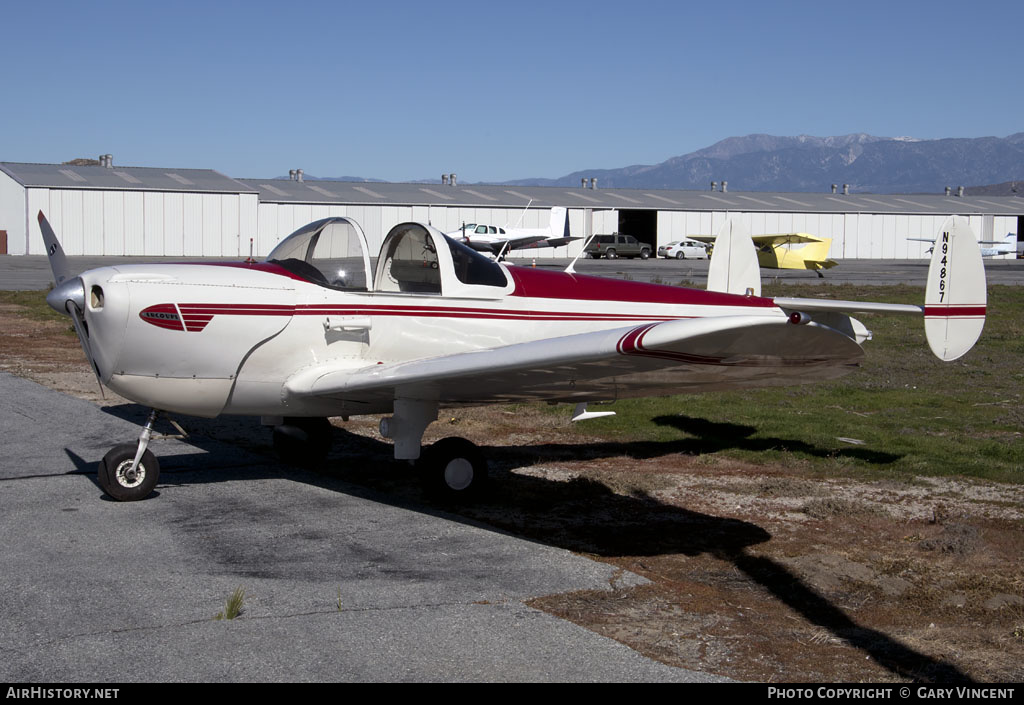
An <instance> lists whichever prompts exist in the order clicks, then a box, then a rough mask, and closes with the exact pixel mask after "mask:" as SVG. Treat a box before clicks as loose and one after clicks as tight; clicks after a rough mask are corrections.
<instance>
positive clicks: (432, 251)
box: [266, 217, 513, 297]
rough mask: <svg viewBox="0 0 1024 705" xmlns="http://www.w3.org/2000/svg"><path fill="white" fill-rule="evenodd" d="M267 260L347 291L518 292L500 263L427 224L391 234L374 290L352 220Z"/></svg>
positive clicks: (315, 229)
mask: <svg viewBox="0 0 1024 705" xmlns="http://www.w3.org/2000/svg"><path fill="white" fill-rule="evenodd" d="M266 261H267V262H269V263H272V264H276V265H278V266H280V267H284V268H285V269H287V270H288V271H289V272H291V273H292V274H295V275H296V276H298V277H301V278H302V279H305V280H307V281H310V282H312V283H314V284H319V285H320V286H325V287H328V288H331V289H339V290H343V291H378V292H383V293H398V294H433V295H439V294H443V295H444V296H467V297H480V296H483V297H493V296H499V295H502V294H505V293H508V292H510V291H511V290H512V288H513V285H512V283H511V281H510V280H509V277H508V276H507V275H506V273H505V269H504V268H503V267H502V266H501V265H499V264H498V263H497V262H494V261H492V260H490V259H488V258H487V257H484V256H483V255H481V254H480V253H479V252H477V251H476V250H474V249H472V248H470V247H467V246H466V245H463V244H462V243H461V242H457V241H456V240H453V239H451V238H449V237H447V236H446V235H444V233H442V232H440V231H439V230H437V229H436V228H433V227H431V226H429V225H423V224H422V223H401V224H399V225H396V226H395V227H393V228H392V229H391V231H390V232H389V233H388V234H387V237H385V238H384V244H383V246H382V247H381V251H380V257H379V258H378V259H377V268H376V273H375V276H374V279H373V288H372V289H370V288H369V285H370V272H371V269H370V258H369V255H368V254H367V247H366V236H365V235H364V234H363V231H362V229H361V228H360V227H359V225H358V223H356V222H355V221H354V220H352V219H350V218H344V217H335V218H325V219H324V220H318V221H316V222H314V223H310V224H309V225H306V226H303V227H301V228H299V229H298V230H296V231H295V232H294V233H292V234H291V235H289V236H288V237H286V238H285V239H284V240H282V241H281V242H280V244H278V246H277V247H275V248H274V249H273V251H271V253H270V254H269V255H268V256H267V260H266Z"/></svg>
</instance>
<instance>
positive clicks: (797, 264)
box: [690, 233, 837, 277]
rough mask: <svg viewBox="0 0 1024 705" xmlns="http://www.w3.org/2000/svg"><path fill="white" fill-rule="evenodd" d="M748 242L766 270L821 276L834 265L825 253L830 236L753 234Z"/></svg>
mask: <svg viewBox="0 0 1024 705" xmlns="http://www.w3.org/2000/svg"><path fill="white" fill-rule="evenodd" d="M690 238H691V239H693V240H699V241H701V242H708V243H714V242H715V237H714V236H713V235H690ZM751 239H752V240H753V241H754V246H755V247H757V261H758V263H760V265H761V266H762V267H765V268H766V269H810V270H813V271H815V272H817V273H818V276H819V277H822V276H824V275H822V273H821V270H822V269H830V268H832V267H835V266H836V264H837V263H836V261H835V260H831V259H829V258H828V250H829V248H830V247H831V246H832V238H829V237H817V236H816V235H811V234H809V233H779V234H777V235H754V236H753V237H752V238H751ZM712 257H714V253H712Z"/></svg>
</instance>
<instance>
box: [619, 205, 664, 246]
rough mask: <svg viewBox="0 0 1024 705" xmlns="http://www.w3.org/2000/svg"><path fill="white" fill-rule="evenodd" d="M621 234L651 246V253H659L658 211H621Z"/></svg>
mask: <svg viewBox="0 0 1024 705" xmlns="http://www.w3.org/2000/svg"><path fill="white" fill-rule="evenodd" d="M619 232H620V233H622V234H623V235H632V236H633V237H635V238H636V239H637V240H639V241H640V242H645V243H647V244H648V245H650V246H651V252H652V253H654V252H657V251H658V211H649V210H619Z"/></svg>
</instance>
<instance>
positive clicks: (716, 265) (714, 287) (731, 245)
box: [708, 218, 761, 296]
mask: <svg viewBox="0 0 1024 705" xmlns="http://www.w3.org/2000/svg"><path fill="white" fill-rule="evenodd" d="M751 289H752V290H753V294H754V296H760V295H761V268H760V267H759V266H758V264H757V250H756V249H755V247H754V241H753V240H751V239H750V233H749V232H748V231H747V229H746V227H744V225H743V224H742V223H741V222H739V221H738V220H735V219H733V218H730V219H729V220H727V221H726V222H725V225H723V226H722V229H721V230H720V231H719V232H718V237H716V238H715V249H714V251H713V252H712V253H711V266H710V267H709V268H708V291H721V292H724V293H727V294H746V293H747V291H748V290H751Z"/></svg>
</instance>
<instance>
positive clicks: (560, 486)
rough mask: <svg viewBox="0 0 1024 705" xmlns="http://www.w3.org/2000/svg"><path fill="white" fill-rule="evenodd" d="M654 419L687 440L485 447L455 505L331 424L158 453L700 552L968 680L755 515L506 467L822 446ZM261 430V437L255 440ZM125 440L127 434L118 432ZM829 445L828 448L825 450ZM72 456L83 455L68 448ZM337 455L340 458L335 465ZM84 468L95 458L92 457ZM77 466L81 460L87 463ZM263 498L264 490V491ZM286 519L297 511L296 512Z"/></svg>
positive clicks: (479, 523)
mask: <svg viewBox="0 0 1024 705" xmlns="http://www.w3.org/2000/svg"><path fill="white" fill-rule="evenodd" d="M104 410H105V411H107V412H108V413H111V414H113V415H115V416H118V417H120V418H124V419H127V420H131V421H134V422H136V423H140V424H141V423H143V422H144V421H145V410H144V409H140V408H139V407H137V406H134V405H124V406H117V407H106V408H105V409H104ZM657 421H658V422H659V423H665V424H668V425H673V426H676V427H678V428H680V430H683V431H685V432H687V433H701V432H703V433H704V434H705V435H702V436H700V437H698V438H694V439H681V440H676V441H662V442H656V443H646V442H645V443H635V442H626V443H598V444H593V443H581V444H546V445H543V446H537V447H527V448H510V447H489V448H485V451H486V453H487V454H488V455H489V456H490V457H492V458H493V459H494V463H493V472H492V476H493V479H494V484H495V485H496V488H495V490H494V491H493V492H491V493H490V494H489V495H488V496H485V497H484V498H483V499H482V500H481V501H479V502H477V503H475V504H472V505H470V506H465V507H460V506H456V505H453V504H450V503H446V502H443V501H438V500H436V499H433V498H432V497H431V495H430V494H429V493H428V492H427V491H426V490H425V489H424V488H423V487H422V486H421V484H420V483H419V482H418V479H419V476H418V474H417V473H416V471H415V469H414V468H413V467H412V466H410V465H409V464H406V463H398V462H395V461H393V460H392V458H391V445H390V444H388V443H384V442H382V441H379V440H376V439H373V438H368V437H365V436H361V435H357V434H352V433H349V432H347V431H345V430H343V429H340V428H337V427H335V429H334V439H333V440H334V444H335V448H337V449H339V450H336V451H334V452H332V454H331V455H330V456H329V458H328V461H327V463H326V464H324V465H323V466H321V467H315V468H298V467H294V466H288V465H285V464H282V463H281V462H280V461H278V460H276V458H275V457H274V456H273V454H272V451H271V449H270V443H269V438H268V437H269V431H268V430H267V429H260V428H259V427H258V426H255V425H253V426H255V428H254V433H252V434H250V437H249V438H248V440H247V441H246V446H247V448H246V449H242V450H241V451H240V449H238V448H236V447H234V446H233V445H232V444H231V443H225V442H224V441H222V440H219V437H223V436H224V435H225V430H228V433H227V434H226V435H229V436H235V435H237V434H238V433H239V429H238V428H236V427H234V426H232V425H231V424H229V423H228V424H226V423H225V420H224V419H213V420H206V419H190V420H189V424H188V426H189V431H190V434H191V435H190V437H189V439H188V443H189V444H190V445H192V446H194V447H196V448H199V449H201V450H205V451H207V452H206V453H204V454H198V455H197V454H187V455H185V454H179V455H160V454H159V453H158V455H159V457H160V461H161V465H162V468H163V470H162V474H161V482H160V485H161V486H162V487H163V488H164V491H165V492H170V491H173V490H172V489H171V488H173V487H175V486H185V485H196V484H206V483H221V482H226V481H228V480H245V479H255V478H265V477H280V478H287V479H292V480H296V481H298V482H302V483H305V484H309V485H311V486H315V487H318V488H321V489H325V490H330V491H334V492H339V493H343V494H347V495H351V496H358V497H364V498H367V499H370V500H372V501H376V502H381V503H384V504H389V505H392V506H397V507H401V508H404V509H409V510H411V511H416V512H421V513H426V514H429V515H434V516H438V517H441V518H444V519H446V520H453V521H459V522H463V523H467V524H470V525H473V526H476V527H480V528H483V529H486V530H490V531H499V532H502V533H506V534H509V535H513V536H516V537H519V538H525V539H528V540H531V541H536V542H538V543H541V544H544V545H549V546H554V547H558V548H562V549H566V550H569V551H573V552H577V553H585V554H591V555H596V556H600V557H603V558H609V559H610V558H615V557H622V556H661V555H670V554H682V555H686V556H699V555H703V554H706V555H710V556H712V557H714V558H716V559H719V560H721V561H723V562H725V563H727V564H731V565H732V566H734V567H735V568H736V569H737V570H738V571H739V572H740V573H741V574H742V575H743V576H745V577H746V579H748V580H749V581H750V582H751V583H752V584H754V585H756V586H760V588H762V589H764V590H766V591H767V592H768V593H770V594H771V595H772V596H774V597H775V599H777V600H778V601H779V602H780V603H782V604H784V605H786V606H787V607H788V608H789V609H791V610H792V611H793V612H794V613H796V614H797V615H800V616H801V617H802V618H803V619H804V620H805V621H806V622H807V623H809V624H812V625H815V626H817V627H819V628H821V629H824V630H827V631H828V632H830V633H831V634H832V635H834V636H835V637H836V638H837V639H840V640H842V641H843V642H845V643H847V644H848V645H850V646H852V647H854V648H856V649H858V650H859V651H861V652H862V653H864V654H865V656H867V657H868V658H871V659H872V660H873V661H874V662H875V663H877V664H879V665H880V666H882V667H884V668H886V669H887V670H889V671H890V672H891V673H893V674H894V675H897V676H899V677H900V678H905V679H907V680H910V681H914V682H921V683H940V682H971V679H970V678H969V677H968V676H967V674H965V673H964V672H962V671H961V670H960V669H958V668H957V667H956V666H955V665H953V664H950V663H947V662H944V661H941V660H938V659H935V658H933V657H931V656H928V655H927V654H924V653H921V652H919V651H916V650H914V649H912V648H910V647H908V646H906V645H904V644H902V643H900V642H899V641H897V640H896V639H894V638H893V637H891V636H889V635H887V634H885V633H884V632H882V631H880V630H877V629H873V628H870V627H866V626H863V625H861V624H858V623H857V622H856V621H855V620H854V619H852V618H851V617H850V616H849V615H847V614H846V613H845V612H844V611H843V610H842V609H841V608H840V607H839V606H837V605H836V604H835V603H833V602H831V601H830V600H829V599H828V598H827V597H826V596H824V595H822V594H820V593H819V592H817V591H816V590H815V589H814V588H813V587H812V586H811V585H809V584H807V583H806V582H804V581H803V579H802V578H801V577H800V576H799V575H797V574H795V573H794V572H793V571H792V570H790V569H789V568H788V567H786V566H785V565H783V564H781V563H780V562H778V561H776V560H774V559H772V558H770V557H766V556H762V555H755V554H754V553H753V552H752V551H751V548H752V547H753V546H756V545H760V544H764V543H767V542H768V541H770V540H771V538H772V536H771V534H770V533H769V532H768V531H766V530H765V529H764V528H763V527H761V526H758V525H757V524H754V523H751V522H748V521H743V520H739V519H733V518H730V517H719V516H714V515H711V514H705V513H702V512H696V511H691V510H688V509H684V508H680V507H676V506H671V505H668V504H666V503H664V502H661V501H659V500H658V499H656V498H654V497H652V496H651V495H649V494H647V493H645V492H642V491H637V492H634V493H632V494H627V495H623V494H619V493H616V492H614V491H613V490H611V489H610V488H609V487H608V486H606V485H605V484H603V483H601V482H597V481H594V480H590V479H585V478H577V479H573V480H570V481H567V482H562V481H554V480H549V479H546V478H542V477H536V476H532V475H527V474H523V473H521V472H512V470H513V469H515V468H522V467H525V466H529V465H532V464H534V463H536V462H537V461H538V460H539V459H542V460H544V461H545V462H550V461H552V460H557V459H559V458H564V459H566V460H569V459H572V460H579V459H580V458H599V457H620V456H622V455H628V456H631V457H637V458H651V457H657V456H661V455H666V454H671V453H689V454H696V453H708V452H714V451H715V450H720V449H723V448H746V449H751V450H759V449H764V448H778V447H780V445H785V446H786V447H787V448H790V449H800V450H802V452H809V453H812V454H819V453H820V454H826V451H825V450H824V449H817V448H815V447H813V446H811V445H809V444H802V445H803V446H806V447H803V448H801V442H796V441H793V440H792V439H753V438H750V436H752V435H753V433H754V432H755V431H756V429H754V428H752V427H749V426H741V425H737V424H728V423H726V424H722V423H712V422H708V421H705V420H703V419H694V418H689V417H662V418H660V419H658V420H657ZM259 437H262V440H259ZM125 440H129V439H125ZM828 453H831V451H828ZM857 453H868V454H869V456H867V457H865V459H867V460H869V461H871V462H882V463H884V462H892V461H893V460H895V459H896V456H890V455H886V454H879V457H877V458H874V455H876V454H873V453H872V452H871V451H864V450H863V449H859V448H852V449H850V454H857ZM76 462H82V459H81V458H78V460H77V461H76ZM338 465H341V466H343V467H342V468H341V469H338ZM92 466H93V468H94V467H95V464H94V463H93V464H92ZM84 468H85V465H83V468H82V470H83V471H86V470H85V469H84ZM268 501H272V500H269V499H268ZM296 521H299V522H301V517H297V518H296Z"/></svg>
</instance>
